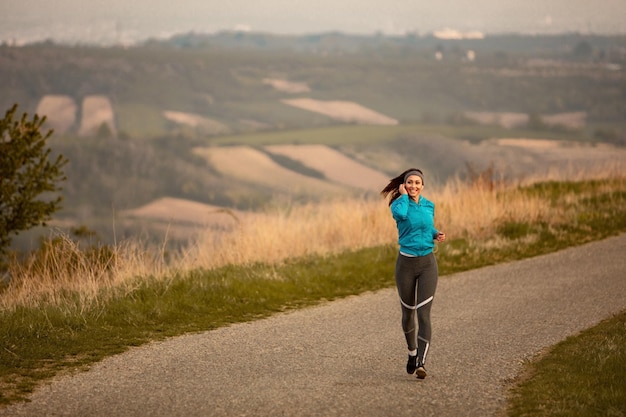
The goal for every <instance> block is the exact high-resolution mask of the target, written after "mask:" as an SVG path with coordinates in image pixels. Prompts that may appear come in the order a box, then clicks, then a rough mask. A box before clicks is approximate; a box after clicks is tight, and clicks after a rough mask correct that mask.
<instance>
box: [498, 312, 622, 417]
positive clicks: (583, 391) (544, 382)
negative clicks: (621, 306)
mask: <svg viewBox="0 0 626 417" xmlns="http://www.w3.org/2000/svg"><path fill="white" fill-rule="evenodd" d="M625 370H626V311H623V312H621V313H620V314H617V315H616V316H614V317H612V318H609V319H607V320H605V321H603V322H602V323H600V324H598V325H597V326H595V327H593V328H591V329H588V330H586V331H584V332H581V333H580V334H579V335H577V336H573V337H569V338H567V339H566V340H564V341H563V342H561V343H559V344H557V345H556V346H554V347H553V348H552V349H550V351H549V352H547V353H546V354H545V356H543V357H542V358H541V359H539V360H538V361H536V362H534V363H530V364H527V365H526V366H525V370H524V372H523V377H522V382H520V383H519V385H517V386H516V387H515V388H514V389H513V390H512V392H511V397H510V402H509V409H508V415H509V416H511V417H518V416H519V417H521V416H563V417H565V416H580V417H584V416H589V417H592V416H624V415H626V383H624V381H625V379H624V377H625V376H626V371H625Z"/></svg>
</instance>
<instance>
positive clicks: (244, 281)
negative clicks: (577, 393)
mask: <svg viewBox="0 0 626 417" xmlns="http://www.w3.org/2000/svg"><path fill="white" fill-rule="evenodd" d="M612 184H613V185H612ZM515 192H517V193H520V192H521V193H529V194H537V195H540V196H541V198H543V199H547V200H549V201H550V202H551V204H552V205H553V206H555V207H556V206H559V207H560V208H561V209H563V210H565V211H567V210H570V211H572V212H573V213H574V214H573V216H574V217H573V218H572V220H570V221H568V222H566V223H565V224H563V223H559V224H558V225H555V224H550V223H549V222H547V221H544V222H541V221H540V222H536V221H522V220H519V219H518V220H511V219H506V218H505V219H502V220H501V221H500V222H499V223H498V226H497V227H496V229H495V230H496V231H495V232H494V233H492V234H490V236H488V237H487V238H485V237H480V238H476V237H472V236H469V235H468V236H459V237H456V238H451V239H450V240H449V241H448V242H446V243H445V244H443V245H440V247H439V249H438V253H437V256H438V261H439V266H440V273H441V275H442V276H443V275H446V274H450V273H453V272H459V271H463V270H469V269H473V268H478V267H482V266H485V265H490V264H495V263H499V262H506V261H513V260H517V259H522V258H525V257H530V256H535V255H538V254H543V253H548V252H552V251H556V250H559V249H562V248H565V247H568V246H573V245H577V244H581V243H584V242H589V241H592V240H598V239H602V238H605V237H608V236H610V235H614V234H617V233H620V232H624V231H626V204H625V203H626V192H625V191H624V189H623V183H622V182H619V181H618V182H617V184H614V183H612V182H611V181H608V180H607V181H602V182H592V181H590V182H583V183H544V184H538V185H535V186H532V187H528V188H524V189H521V190H517V191H515ZM506 193H507V192H503V194H502V195H501V196H500V197H499V198H507V194H506ZM572 193H574V194H583V195H585V196H587V197H585V198H584V199H576V200H573V199H571V198H569V197H568V198H564V197H563V196H570V197H571V195H572ZM569 205H572V207H569ZM496 243H497V244H496ZM395 256H396V249H395V246H393V245H383V246H376V247H370V248H365V249H360V250H355V251H348V252H344V253H341V254H334V255H327V256H307V257H303V258H297V259H291V260H287V261H284V262H279V263H277V264H274V265H267V264H263V263H257V264H254V265H247V266H244V265H238V266H232V265H231V266H225V267H220V268H214V269H194V270H192V271H190V272H185V273H181V274H179V275H178V276H171V277H169V278H167V279H162V278H159V279H150V278H146V277H142V278H141V279H137V281H136V285H131V286H126V287H124V288H125V289H124V292H123V293H120V294H117V295H116V296H115V297H103V298H102V299H101V300H100V301H98V299H96V301H94V302H92V303H89V304H85V303H83V302H82V300H81V299H80V296H79V295H76V297H75V298H74V299H72V297H68V300H70V301H68V302H65V303H63V304H60V305H55V304H50V305H47V304H41V305H39V306H38V307H17V308H15V309H13V310H6V311H0V335H2V340H1V345H0V404H2V403H3V404H8V403H11V402H15V401H20V400H24V399H25V398H26V396H27V395H28V393H29V392H31V391H32V390H33V389H34V388H35V387H36V386H37V384H39V383H41V382H42V381H44V380H47V379H49V378H51V377H53V376H55V375H58V374H59V373H62V372H67V371H72V370H75V369H82V368H84V367H86V366H88V365H89V364H92V363H94V362H96V361H98V360H101V359H102V358H104V357H107V356H110V355H113V354H117V353H120V352H123V351H124V350H126V349H128V348H129V347H130V346H137V345H141V344H143V343H146V342H149V341H154V340H160V339H163V338H165V337H170V336H176V335H180V334H183V333H187V332H195V331H204V330H209V329H214V328H217V327H219V326H223V325H227V324H229V323H235V322H241V321H247V320H253V319H256V318H260V317H265V316H268V315H270V314H272V313H274V312H279V311H284V310H287V309H292V308H298V307H301V306H306V305H312V304H315V303H318V302H320V301H322V300H331V299H335V298H338V297H343V296H347V295H351V294H359V293H362V292H364V291H369V290H376V289H380V288H384V287H389V286H391V285H393V266H394V262H395ZM72 300H73V301H72ZM615 372H621V374H620V375H621V377H624V367H622V368H620V369H618V370H617V371H615ZM608 389H610V387H609V388H608Z"/></svg>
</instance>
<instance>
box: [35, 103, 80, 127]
mask: <svg viewBox="0 0 626 417" xmlns="http://www.w3.org/2000/svg"><path fill="white" fill-rule="evenodd" d="M77 110H78V107H77V106H76V102H75V101H74V99H73V98H71V97H69V96H63V95H46V96H43V97H42V98H41V100H40V101H39V104H38V105H37V110H36V112H37V114H38V115H39V116H45V117H46V127H48V128H50V129H54V131H55V132H56V133H57V134H61V135H64V134H66V133H67V132H68V131H69V130H70V129H71V128H72V127H73V126H74V124H75V123H76V111H77Z"/></svg>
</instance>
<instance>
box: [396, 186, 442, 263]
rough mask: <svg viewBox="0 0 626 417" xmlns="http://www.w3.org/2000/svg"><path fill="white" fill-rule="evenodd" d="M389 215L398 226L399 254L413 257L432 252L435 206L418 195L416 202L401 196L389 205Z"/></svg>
mask: <svg viewBox="0 0 626 417" xmlns="http://www.w3.org/2000/svg"><path fill="white" fill-rule="evenodd" d="M391 214H392V215H393V218H394V219H395V221H396V225H397V226H398V243H399V244H400V252H402V253H406V254H409V255H414V256H424V255H428V254H429V253H431V252H432V251H433V248H434V247H435V242H434V241H433V239H434V238H435V237H436V236H437V233H438V231H437V229H435V205H434V204H433V203H432V202H431V201H429V200H427V199H426V198H424V197H422V196H421V195H420V197H419V199H418V202H417V203H416V202H415V201H413V200H412V199H411V198H409V196H408V195H407V194H403V195H401V196H400V197H398V198H397V199H396V200H394V201H393V203H391Z"/></svg>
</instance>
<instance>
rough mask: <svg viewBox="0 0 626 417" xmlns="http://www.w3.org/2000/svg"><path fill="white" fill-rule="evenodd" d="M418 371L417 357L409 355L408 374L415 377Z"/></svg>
mask: <svg viewBox="0 0 626 417" xmlns="http://www.w3.org/2000/svg"><path fill="white" fill-rule="evenodd" d="M416 369H417V355H415V356H411V355H409V360H408V361H407V363H406V372H407V373H408V374H409V375H413V374H414V373H415V370H416Z"/></svg>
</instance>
